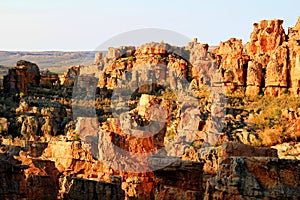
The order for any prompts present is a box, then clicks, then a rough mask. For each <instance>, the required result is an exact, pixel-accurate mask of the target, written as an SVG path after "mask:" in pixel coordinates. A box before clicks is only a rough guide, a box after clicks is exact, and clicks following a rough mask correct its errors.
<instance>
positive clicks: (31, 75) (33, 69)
mask: <svg viewBox="0 0 300 200" xmlns="http://www.w3.org/2000/svg"><path fill="white" fill-rule="evenodd" d="M17 67H19V68H25V69H27V73H28V76H27V77H28V84H29V87H31V86H38V85H39V84H40V78H41V75H40V69H39V67H38V66H37V64H35V63H31V62H28V61H26V60H19V61H18V62H17Z"/></svg>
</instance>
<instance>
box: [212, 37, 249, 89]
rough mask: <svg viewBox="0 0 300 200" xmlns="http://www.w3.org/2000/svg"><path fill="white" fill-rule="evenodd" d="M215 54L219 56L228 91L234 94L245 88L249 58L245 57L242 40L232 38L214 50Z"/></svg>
mask: <svg viewBox="0 0 300 200" xmlns="http://www.w3.org/2000/svg"><path fill="white" fill-rule="evenodd" d="M214 54H215V55H216V56H219V59H220V63H219V65H220V66H219V67H220V68H221V71H222V79H223V82H224V84H225V87H226V90H227V91H232V92H234V91H235V90H236V89H238V88H241V87H244V86H245V84H246V76H245V75H246V71H247V65H246V64H247V61H248V60H247V59H248V58H247V57H246V56H243V44H242V40H238V39H236V38H231V39H229V40H228V41H226V42H221V43H220V46H219V47H218V48H216V49H215V50H214Z"/></svg>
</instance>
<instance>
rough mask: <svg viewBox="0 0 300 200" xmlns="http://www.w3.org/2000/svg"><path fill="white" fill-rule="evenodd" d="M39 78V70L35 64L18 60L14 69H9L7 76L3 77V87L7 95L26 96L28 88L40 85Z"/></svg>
mask: <svg viewBox="0 0 300 200" xmlns="http://www.w3.org/2000/svg"><path fill="white" fill-rule="evenodd" d="M40 78H41V76H40V69H39V67H38V66H37V64H35V63H31V62H28V61H25V60H20V61H18V62H17V65H16V66H15V67H12V68H10V69H9V71H8V75H6V76H4V77H3V87H4V90H5V91H6V92H7V93H11V94H15V93H19V92H22V93H24V94H27V93H28V87H32V86H38V85H39V84H40Z"/></svg>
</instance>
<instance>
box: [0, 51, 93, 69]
mask: <svg viewBox="0 0 300 200" xmlns="http://www.w3.org/2000/svg"><path fill="white" fill-rule="evenodd" d="M95 53H96V52H94V51H80V52H61V51H43V52H24V51H0V65H2V66H5V67H11V66H15V65H16V62H17V61H18V60H28V61H30V62H33V63H36V64H37V65H38V66H39V67H40V69H46V68H51V69H53V68H61V67H63V66H71V65H80V64H84V65H86V64H91V63H93V62H94V58H95Z"/></svg>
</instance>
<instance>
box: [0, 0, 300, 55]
mask: <svg viewBox="0 0 300 200" xmlns="http://www.w3.org/2000/svg"><path fill="white" fill-rule="evenodd" d="M298 16H300V1H299V0H251V1H246V0H205V1H202V0H172V1H167V0H151V1H150V0H148V1H143V0H127V1H126V0H110V1H102V0H0V25H1V26H0V36H1V37H0V50H6V51H52V50H58V51H93V50H95V49H97V48H99V46H101V45H102V44H103V43H105V42H107V41H114V40H118V39H119V40H121V42H122V41H123V40H124V44H126V45H129V44H127V43H126V37H125V38H124V37H123V38H122V37H120V36H122V35H124V34H123V33H127V34H128V33H134V34H133V35H132V36H133V38H136V37H137V36H140V35H141V32H139V31H138V32H136V31H134V30H139V29H142V30H144V33H145V32H147V30H152V31H153V30H167V31H165V32H164V31H162V32H163V35H164V36H165V35H169V34H168V31H169V33H171V32H172V33H174V35H175V36H174V37H176V34H178V35H180V36H185V37H186V38H195V37H197V38H198V41H199V42H201V43H208V44H209V45H212V46H213V45H218V44H219V43H220V41H226V40H228V39H229V38H231V37H236V38H240V39H242V40H243V43H246V42H247V41H248V40H249V36H250V33H251V32H252V29H253V23H255V22H257V21H259V20H262V19H276V18H277V19H283V20H284V28H285V30H286V32H287V28H288V27H293V26H294V25H295V23H296V22H297V19H298ZM151 35H153V33H152V32H151V31H150V32H149V34H146V35H145V36H144V39H145V40H151V37H150V36H151ZM158 35H160V34H158ZM171 35H172V34H171ZM114 38H118V39H114ZM153 40H155V38H154V39H153ZM162 40H165V39H164V38H163V37H162ZM178 40H181V39H180V37H178ZM127 42H128V41H127ZM167 42H168V41H167ZM181 42H182V41H181ZM133 43H134V42H133ZM174 43H175V44H173V45H177V44H176V42H174ZM109 45H111V46H114V45H119V43H114V42H110V44H109ZM132 45H137V44H132ZM178 45H181V43H180V41H178Z"/></svg>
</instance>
